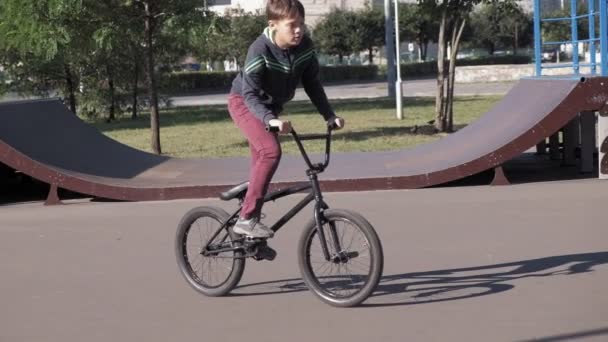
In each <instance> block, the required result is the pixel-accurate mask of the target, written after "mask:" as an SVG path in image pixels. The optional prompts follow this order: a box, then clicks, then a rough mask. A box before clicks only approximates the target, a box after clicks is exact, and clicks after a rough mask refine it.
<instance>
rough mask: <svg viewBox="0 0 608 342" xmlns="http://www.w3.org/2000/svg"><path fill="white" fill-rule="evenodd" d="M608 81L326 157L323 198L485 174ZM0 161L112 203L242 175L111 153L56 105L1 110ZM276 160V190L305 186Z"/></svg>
mask: <svg viewBox="0 0 608 342" xmlns="http://www.w3.org/2000/svg"><path fill="white" fill-rule="evenodd" d="M607 102H608V78H590V79H586V80H584V81H582V80H562V79H526V80H522V81H520V82H519V83H518V84H517V85H516V86H514V87H513V89H512V90H511V91H510V92H509V94H507V95H506V96H505V97H504V98H503V99H502V100H501V101H500V102H499V103H498V104H497V105H496V106H495V107H494V108H493V109H492V110H490V111H489V112H488V113H486V114H485V115H484V116H482V117H481V118H480V119H479V120H477V121H475V122H473V123H471V124H470V125H468V126H466V127H465V128H463V129H461V130H460V131H458V132H456V133H454V134H451V135H449V136H447V137H445V138H443V139H441V140H439V141H436V142H434V143H430V144H426V145H422V146H418V147H416V148H413V149H407V150H400V151H389V152H376V153H341V154H338V153H336V154H333V155H332V164H331V167H330V168H329V169H328V171H327V172H326V173H324V174H323V175H322V185H323V187H324V189H326V190H328V191H354V190H379V189H403V188H420V187H426V186H431V185H436V184H441V183H445V182H449V181H453V180H457V179H460V178H463V177H467V176H470V175H473V174H477V173H479V172H482V171H485V170H487V169H491V168H494V167H496V166H499V165H501V164H502V163H504V162H506V161H508V160H510V159H512V158H513V157H516V156H517V155H519V154H521V153H523V152H524V151H525V150H527V149H528V148H530V147H532V146H534V145H536V144H537V143H538V142H540V141H541V140H542V139H544V138H546V137H548V136H550V135H552V134H554V133H555V132H557V131H558V130H559V129H560V128H561V127H563V126H564V125H566V124H567V123H568V122H569V121H570V120H571V119H572V118H574V117H575V116H576V115H577V114H578V113H579V112H581V111H597V110H602V109H603V108H604V107H606V106H607ZM0 162H2V163H4V164H6V165H8V166H10V167H12V168H13V169H15V170H19V171H21V172H23V173H25V174H28V175H30V176H32V177H34V178H37V179H39V180H41V181H43V182H46V183H49V184H51V185H52V186H54V187H60V188H65V189H68V190H72V191H76V192H80V193H84V194H90V195H93V196H97V197H103V198H111V199H120V200H136V201H137V200H165V199H176V198H201V197H212V196H216V195H217V193H218V192H219V191H221V190H224V189H226V187H228V186H231V185H233V184H236V183H238V182H240V181H242V180H245V179H246V178H247V176H248V166H249V160H248V159H247V158H223V159H177V158H168V157H163V156H157V155H153V154H149V153H146V152H142V151H139V150H136V149H133V148H130V147H128V146H125V145H123V144H120V143H118V142H116V141H114V140H112V139H110V138H108V137H106V136H105V135H103V134H101V133H100V132H99V131H97V130H96V129H95V128H93V127H91V126H89V125H87V124H85V123H84V122H82V121H81V120H79V119H78V118H77V117H76V116H75V115H73V114H72V113H71V112H69V111H68V110H67V109H66V107H65V106H64V105H63V104H61V102H59V101H58V100H40V101H26V102H13V103H3V104H0ZM303 167H304V163H303V162H302V161H301V160H300V157H299V156H285V157H284V158H283V161H282V162H281V165H280V167H279V170H278V171H277V174H276V176H275V178H274V181H275V185H284V184H292V183H297V182H301V181H302V180H305V175H304V173H303Z"/></svg>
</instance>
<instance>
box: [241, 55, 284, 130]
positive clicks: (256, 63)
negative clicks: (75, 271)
mask: <svg viewBox="0 0 608 342" xmlns="http://www.w3.org/2000/svg"><path fill="white" fill-rule="evenodd" d="M258 50H259V49H256V48H255V46H254V45H252V46H251V47H250V48H249V51H248V52H247V58H246V60H245V67H244V68H243V70H242V77H243V84H242V87H243V88H242V94H243V97H244V98H245V104H246V105H247V108H249V110H250V111H251V112H252V113H253V114H255V116H256V117H257V118H258V119H260V120H261V121H262V122H263V123H265V124H268V122H269V121H270V120H272V119H276V115H275V114H274V113H273V111H272V109H271V108H270V107H269V106H268V105H267V104H265V103H264V100H265V99H264V96H263V91H262V80H263V78H264V72H265V71H266V61H265V59H264V55H263V54H262V53H261V52H259V51H258Z"/></svg>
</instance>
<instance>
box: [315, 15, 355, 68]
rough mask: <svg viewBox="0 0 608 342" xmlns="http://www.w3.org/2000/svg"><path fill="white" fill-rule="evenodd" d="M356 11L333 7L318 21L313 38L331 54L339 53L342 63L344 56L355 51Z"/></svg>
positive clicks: (316, 43) (319, 47)
mask: <svg viewBox="0 0 608 342" xmlns="http://www.w3.org/2000/svg"><path fill="white" fill-rule="evenodd" d="M356 24H357V19H356V15H355V12H353V11H347V10H340V9H337V8H334V9H332V10H331V11H330V12H329V13H328V14H326V15H325V16H324V17H323V18H322V19H321V20H320V21H319V22H318V23H317V26H316V27H315V29H314V31H313V39H314V41H315V45H316V46H317V47H318V49H319V50H320V51H322V52H324V53H327V54H330V55H338V59H339V61H340V63H342V60H343V58H344V56H348V55H350V54H352V53H353V52H355V45H356V44H357V43H356V42H357V41H358V38H357V27H356Z"/></svg>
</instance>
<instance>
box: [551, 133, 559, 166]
mask: <svg viewBox="0 0 608 342" xmlns="http://www.w3.org/2000/svg"><path fill="white" fill-rule="evenodd" d="M549 158H551V160H559V159H560V158H561V154H560V152H559V131H558V132H557V133H555V134H553V135H551V136H550V137H549Z"/></svg>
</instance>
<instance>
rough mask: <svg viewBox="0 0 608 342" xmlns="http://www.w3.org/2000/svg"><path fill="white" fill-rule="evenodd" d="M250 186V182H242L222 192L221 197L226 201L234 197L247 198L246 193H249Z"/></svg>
mask: <svg viewBox="0 0 608 342" xmlns="http://www.w3.org/2000/svg"><path fill="white" fill-rule="evenodd" d="M248 187H249V182H243V183H241V184H238V185H236V186H235V187H234V188H232V189H230V190H228V191H224V192H222V193H221V194H220V198H221V199H222V200H224V201H230V200H231V199H234V198H239V199H243V198H245V194H246V193H247V188H248Z"/></svg>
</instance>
